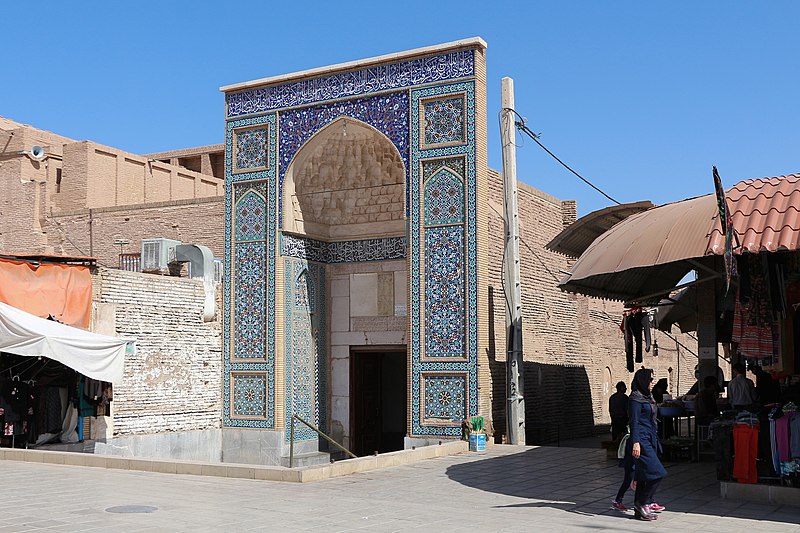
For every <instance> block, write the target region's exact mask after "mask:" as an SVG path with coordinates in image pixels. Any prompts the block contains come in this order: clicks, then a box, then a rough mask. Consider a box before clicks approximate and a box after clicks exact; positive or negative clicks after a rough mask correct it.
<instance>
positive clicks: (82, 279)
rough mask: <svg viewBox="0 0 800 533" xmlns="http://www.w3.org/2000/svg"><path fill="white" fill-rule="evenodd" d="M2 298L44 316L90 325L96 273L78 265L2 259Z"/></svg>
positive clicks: (82, 326) (0, 263) (6, 301)
mask: <svg viewBox="0 0 800 533" xmlns="http://www.w3.org/2000/svg"><path fill="white" fill-rule="evenodd" d="M0 302H5V303H7V304H8V305H10V306H12V307H16V308H17V309H22V310H23V311H27V312H28V313H30V314H32V315H36V316H40V317H42V318H47V316H48V315H52V316H53V318H55V319H57V320H58V321H59V322H62V323H64V324H67V325H70V326H75V327H78V328H83V329H88V327H89V319H90V318H91V311H92V276H91V274H90V273H89V269H88V268H86V267H82V266H75V265H50V264H47V265H34V264H31V263H24V262H22V261H12V260H9V259H0Z"/></svg>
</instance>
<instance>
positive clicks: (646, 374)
mask: <svg viewBox="0 0 800 533" xmlns="http://www.w3.org/2000/svg"><path fill="white" fill-rule="evenodd" d="M652 379H653V371H652V370H651V369H649V368H640V369H639V370H637V371H636V374H634V375H633V383H631V388H632V389H633V392H631V395H630V401H632V402H639V403H649V404H650V409H651V412H652V416H653V424H657V422H656V413H657V409H656V401H655V399H654V398H653V395H652V394H650V381H651V380H652Z"/></svg>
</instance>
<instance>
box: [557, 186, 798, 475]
mask: <svg viewBox="0 0 800 533" xmlns="http://www.w3.org/2000/svg"><path fill="white" fill-rule="evenodd" d="M798 191H800V175H792V176H780V177H776V178H764V179H756V180H746V181H743V182H740V183H737V184H736V185H735V186H734V187H732V188H730V189H728V191H726V192H724V193H723V192H722V190H721V187H720V189H719V190H718V194H717V195H707V196H703V197H698V198H692V199H689V200H684V201H681V202H675V203H672V204H667V205H664V206H660V207H656V208H653V209H649V210H646V211H644V212H640V213H636V214H633V215H631V216H629V217H628V218H626V219H625V220H623V221H622V222H619V223H617V224H615V225H614V226H613V227H610V228H609V229H608V230H607V231H606V232H605V233H603V234H601V235H600V236H599V237H597V238H595V239H594V240H593V241H592V243H591V244H590V245H589V246H587V247H585V248H584V249H583V250H581V254H580V257H579V258H578V259H577V260H576V262H575V264H574V265H573V267H572V268H571V270H570V272H569V273H568V274H567V275H566V277H565V278H564V280H562V282H561V283H560V284H559V286H560V287H561V288H562V290H565V291H568V292H576V293H581V294H585V295H589V296H596V297H600V298H606V299H612V300H619V301H622V302H624V303H625V304H626V307H628V308H631V309H633V308H640V309H645V310H647V309H650V310H653V309H655V308H660V310H662V311H663V312H661V313H659V312H656V313H654V314H656V315H657V316H658V315H659V314H660V315H661V317H660V318H661V322H662V324H666V326H667V327H669V325H671V324H673V323H677V324H679V325H680V327H681V330H682V331H695V332H696V337H697V348H696V354H697V356H698V367H697V383H696V384H694V386H693V387H692V388H691V389H690V390H686V391H679V393H678V394H679V397H678V398H675V399H672V400H669V401H668V402H666V403H665V404H663V405H662V407H663V408H664V409H663V412H664V413H666V414H668V415H671V416H669V417H668V416H666V415H662V416H663V417H664V418H665V419H666V418H672V420H673V421H674V419H675V418H677V417H688V419H689V420H691V423H690V424H683V425H681V427H686V428H687V429H689V428H692V429H693V432H694V433H693V436H692V438H691V444H690V446H689V447H691V449H692V454H691V458H692V459H695V460H696V459H698V458H701V457H702V456H703V455H705V454H708V456H709V457H710V456H714V458H715V460H716V461H717V463H718V469H717V470H718V472H717V473H718V477H719V479H720V480H723V481H729V480H730V481H733V482H737V483H743V484H754V483H762V484H772V485H783V486H790V487H800V479H799V478H798V470H800V468H798V465H799V464H800V419H799V418H798V415H797V405H800V252H798V250H800V216H798V212H797V208H796V202H792V201H790V200H789V199H791V198H795V197H797V195H798V194H799V192H798ZM568 230H569V228H568ZM568 230H567V231H568ZM573 240H575V239H573ZM658 322H659V320H658V318H657V319H656V324H657V325H658ZM732 365H742V367H740V372H738V373H741V374H742V376H741V377H735V376H736V374H738V373H737V372H733V373H732V374H733V375H732V374H731V371H732ZM720 367H722V369H723V370H724V372H722V373H721V374H720V372H719V369H720ZM726 378H727V379H726ZM734 379H735V380H736V383H734V384H733V386H732V385H731V381H732V380H734ZM747 380H750V382H748V381H747ZM742 383H744V384H745V386H746V387H752V389H753V390H752V393H751V394H750V396H749V400H742V399H739V398H741V393H740V392H736V393H734V390H735V389H736V387H741V386H742ZM750 383H752V384H750ZM734 395H736V397H737V400H736V402H732V401H731V400H732V397H733V396H734ZM737 404H738V405H737ZM676 431H677V429H676ZM663 437H664V438H665V440H668V439H670V438H673V437H677V438H685V437H684V435H677V436H670V437H667V436H666V435H663ZM686 437H688V435H687V436H686ZM686 442H687V443H688V442H690V441H686Z"/></svg>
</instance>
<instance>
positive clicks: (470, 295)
mask: <svg viewBox="0 0 800 533" xmlns="http://www.w3.org/2000/svg"><path fill="white" fill-rule="evenodd" d="M454 95H463V98H464V105H465V110H466V111H465V117H466V127H465V130H464V131H465V135H466V141H465V142H464V143H463V144H457V145H452V146H437V147H435V148H429V147H426V146H425V145H424V144H422V142H413V143H412V145H411V166H410V178H409V182H408V183H409V187H408V188H409V201H408V205H409V239H410V240H409V248H408V254H409V257H410V261H409V264H410V270H409V284H410V301H409V306H408V309H409V322H410V341H409V351H410V353H411V398H412V400H411V435H412V436H420V437H422V436H453V437H455V436H458V435H460V431H461V430H460V427H459V424H456V423H455V422H453V423H451V424H444V423H441V422H440V423H439V424H432V423H429V422H426V420H425V412H426V409H427V408H426V407H425V398H424V396H423V391H422V384H421V383H422V376H423V375H425V374H426V373H431V372H439V373H446V374H456V373H459V374H463V375H464V376H465V379H466V381H467V387H466V389H465V390H466V392H465V394H466V413H467V416H472V415H474V414H477V411H478V395H477V379H478V374H477V353H478V328H477V197H476V194H477V176H476V169H475V165H476V144H475V120H476V119H475V84H474V82H473V81H467V82H459V83H452V84H447V85H437V86H432V87H425V88H422V89H412V91H411V106H410V108H411V127H410V129H411V135H412V136H413V137H414V138H416V139H419V140H420V141H421V140H422V136H423V127H424V126H423V124H422V122H421V120H422V117H420V114H421V108H422V106H421V102H423V101H426V100H427V99H429V98H447V97H449V96H454ZM441 161H447V163H445V164H444V165H443V164H442V162H441ZM442 166H446V167H447V168H450V169H452V170H453V171H454V173H455V174H457V175H459V176H461V177H463V183H464V185H463V187H464V222H463V224H461V225H459V226H452V227H458V228H461V230H462V231H463V243H464V244H463V255H462V262H461V265H463V269H464V273H463V276H464V277H463V279H464V284H463V285H462V287H463V294H464V300H465V301H464V304H463V307H462V310H461V312H462V316H463V321H464V322H463V323H464V325H465V326H464V341H463V342H464V344H463V352H462V354H461V357H459V358H447V357H431V355H432V354H428V353H427V351H426V347H425V346H424V342H425V341H424V339H423V334H424V329H423V328H422V327H421V322H422V316H423V314H424V315H425V316H427V307H428V306H429V302H427V301H426V297H427V296H428V294H427V291H426V290H424V289H423V281H425V280H423V279H421V273H422V271H423V264H422V262H423V261H425V265H424V266H425V269H426V270H425V271H426V277H427V271H428V270H430V269H433V270H434V271H435V272H436V275H440V274H441V275H446V273H447V272H448V268H449V267H448V266H447V265H445V264H442V263H441V262H438V264H437V265H434V264H433V263H430V264H429V263H428V261H429V260H428V259H427V257H426V256H427V254H428V253H429V252H433V251H434V250H429V248H428V245H429V244H430V243H431V242H434V241H432V240H430V239H427V235H425V234H427V232H428V231H429V230H430V229H433V228H427V229H426V228H425V213H424V202H423V199H424V193H425V190H424V180H425V179H429V178H430V177H432V176H433V175H434V174H436V173H437V172H439V171H440V169H441V168H442ZM440 227H448V226H440ZM423 235H425V238H426V239H427V240H423ZM423 243H425V244H424V246H425V248H424V249H423ZM423 306H424V307H425V309H426V312H425V313H423V312H422V309H423ZM426 327H427V326H426ZM434 353H435V352H434ZM443 424H444V425H443Z"/></svg>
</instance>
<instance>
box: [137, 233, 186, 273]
mask: <svg viewBox="0 0 800 533" xmlns="http://www.w3.org/2000/svg"><path fill="white" fill-rule="evenodd" d="M180 244H181V241H176V240H173V239H164V238H159V239H142V272H160V273H161V274H166V273H168V272H169V264H170V263H174V262H175V247H176V246H178V245H180Z"/></svg>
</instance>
